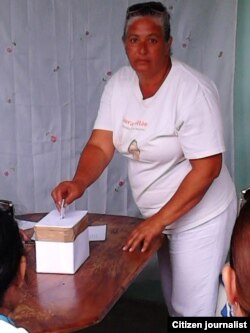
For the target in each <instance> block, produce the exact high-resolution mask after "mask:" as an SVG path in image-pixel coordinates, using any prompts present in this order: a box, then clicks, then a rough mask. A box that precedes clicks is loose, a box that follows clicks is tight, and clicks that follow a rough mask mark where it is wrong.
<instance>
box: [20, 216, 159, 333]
mask: <svg viewBox="0 0 250 333" xmlns="http://www.w3.org/2000/svg"><path fill="white" fill-rule="evenodd" d="M44 215H45V214H29V215H25V216H22V217H19V218H22V219H25V220H31V221H39V220H40V219H41V217H43V216H44ZM140 221H141V220H140V219H138V218H133V217H125V216H113V215H102V214H89V224H90V225H91V224H92V225H99V224H107V239H106V241H100V242H90V257H89V258H88V259H87V260H86V261H85V262H84V263H83V265H82V266H81V267H80V268H79V270H78V271H77V272H76V273H75V274H74V275H66V274H44V273H43V274H41V273H40V274H38V273H36V271H35V245H34V244H29V245H25V247H26V250H27V262H28V268H27V278H26V286H25V288H24V290H23V301H22V302H21V303H20V305H19V306H18V307H17V308H16V310H15V313H14V319H15V321H16V323H17V325H19V326H22V327H25V328H26V329H27V330H28V331H29V332H30V333H49V332H51V333H52V332H53V333H61V332H63V333H67V332H75V331H77V330H80V329H83V328H86V327H88V326H91V325H94V324H96V323H98V322H100V321H101V320H102V319H103V318H104V316H105V315H106V314H107V313H108V311H109V310H110V309H111V308H112V306H113V305H114V304H115V303H116V302H117V301H118V299H119V298H120V296H121V295H122V294H123V293H124V292H125V291H126V289H127V288H128V287H129V285H130V284H131V283H132V282H133V280H134V279H135V278H136V277H137V276H138V274H139V273H140V272H141V271H142V270H143V268H144V267H145V266H146V264H147V263H148V261H149V260H150V258H151V257H152V255H153V254H154V253H155V252H156V251H157V250H158V249H159V247H160V246H161V244H162V238H159V239H157V240H156V241H155V242H154V244H153V246H152V248H151V249H150V250H149V251H147V252H145V253H141V252H140V251H139V249H138V250H136V251H135V252H133V253H129V252H124V251H123V250H122V246H123V245H124V244H125V241H126V239H127V237H128V235H129V233H130V232H131V230H133V228H134V226H135V225H136V224H137V223H139V222H140ZM51 255H53V253H51Z"/></svg>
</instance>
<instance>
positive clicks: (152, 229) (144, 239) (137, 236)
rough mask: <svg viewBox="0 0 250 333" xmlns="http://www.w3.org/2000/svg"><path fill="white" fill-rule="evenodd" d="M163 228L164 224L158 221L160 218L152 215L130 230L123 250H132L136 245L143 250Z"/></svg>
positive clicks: (147, 247)
mask: <svg viewBox="0 0 250 333" xmlns="http://www.w3.org/2000/svg"><path fill="white" fill-rule="evenodd" d="M164 228H165V226H164V225H163V224H161V223H160V220H159V219H157V218H156V217H154V216H152V217H151V218H149V219H147V220H145V221H143V222H142V223H140V224H139V225H138V227H136V228H135V229H134V230H133V231H132V233H131V234H130V236H129V238H128V240H127V243H126V245H125V246H124V247H123V250H124V251H129V252H133V251H134V250H135V249H136V248H137V247H140V248H141V252H145V251H146V250H147V249H149V247H150V245H151V244H152V242H153V240H154V239H155V238H157V237H159V236H160V235H161V234H162V231H163V230H164Z"/></svg>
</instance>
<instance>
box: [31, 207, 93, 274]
mask: <svg viewBox="0 0 250 333" xmlns="http://www.w3.org/2000/svg"><path fill="white" fill-rule="evenodd" d="M34 230H35V246H36V271H37V273H61V274H74V273H75V272H76V271H77V269H78V268H79V267H80V266H81V264H82V263H83V262H84V261H85V260H86V259H87V258H88V256H89V235H88V216H87V211H85V210H83V211H69V212H67V214H66V215H65V217H64V218H60V214H59V212H58V211H57V210H52V211H51V212H50V213H49V214H47V215H46V216H45V217H44V218H43V219H41V220H40V221H39V222H38V223H36V225H35V227H34Z"/></svg>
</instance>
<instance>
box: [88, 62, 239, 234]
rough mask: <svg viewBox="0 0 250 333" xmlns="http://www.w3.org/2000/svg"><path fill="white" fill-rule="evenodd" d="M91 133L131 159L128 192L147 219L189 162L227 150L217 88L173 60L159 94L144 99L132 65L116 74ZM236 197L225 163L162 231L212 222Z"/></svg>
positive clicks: (172, 189)
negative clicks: (99, 133)
mask: <svg viewBox="0 0 250 333" xmlns="http://www.w3.org/2000/svg"><path fill="white" fill-rule="evenodd" d="M94 129H102V130H109V131H112V132H113V142H114V145H115V147H116V149H117V150H118V151H119V152H120V153H121V154H122V155H124V156H126V157H127V158H128V159H129V163H128V175H129V180H130V184H131V189H132V193H133V196H134V199H135V202H136V204H137V206H138V207H139V209H140V211H141V213H142V215H143V216H144V217H145V218H147V217H150V216H152V215H153V214H155V213H156V212H157V211H158V210H160V209H161V208H162V206H164V205H165V204H166V203H167V202H168V200H169V199H170V198H171V197H172V196H173V194H174V193H175V192H176V190H177V188H178V187H179V185H180V183H181V182H182V180H183V178H184V177H185V176H186V174H187V173H188V172H189V171H190V170H191V165H190V162H189V160H190V159H198V158H203V157H207V156H211V155H215V154H218V153H222V152H224V150H225V147H224V141H223V129H222V122H221V114H220V106H219V97H218V92H217V89H216V87H215V85H214V84H213V83H212V82H211V81H210V80H209V79H208V78H206V77H205V76H204V75H202V74H201V73H199V72H197V71H196V70H194V69H192V68H190V67H189V66H187V65H186V64H183V63H181V62H179V61H177V60H175V59H172V68H171V70H170V72H169V74H168V76H167V78H166V79H165V81H164V82H163V84H162V85H161V87H160V88H159V90H158V91H157V92H156V94H155V95H154V96H152V97H151V98H148V99H145V100H143V97H142V94H141V91H140V88H139V82H138V77H137V75H136V73H135V71H134V70H133V69H132V68H131V67H129V66H126V67H122V68H121V69H120V70H119V71H118V72H117V73H115V74H114V76H113V77H112V78H111V79H110V80H109V82H108V83H107V85H106V87H105V89H104V92H103V95H102V98H101V103H100V108H99V112H98V116H97V119H96V122H95V125H94ZM234 195H235V188H234V185H233V182H232V180H231V177H230V175H229V172H228V170H227V168H226V166H225V165H224V164H223V167H222V170H221V173H220V175H219V177H218V178H216V179H215V180H214V182H213V183H212V185H211V186H210V188H209V189H208V191H207V193H206V194H205V196H204V197H203V199H202V201H201V202H200V203H199V204H198V205H196V206H195V207H194V208H193V209H191V210H190V211H189V212H188V213H187V214H185V215H184V216H183V217H181V218H180V219H178V220H177V221H176V222H175V223H173V224H171V225H169V226H168V227H166V233H172V232H174V231H175V232H178V231H183V230H187V229H190V228H192V227H194V226H197V225H199V224H202V223H204V222H206V221H208V220H210V219H211V218H213V217H215V216H217V215H218V214H220V213H221V212H223V211H224V210H225V209H226V208H227V206H228V205H229V203H230V202H231V200H232V198H233V196H234Z"/></svg>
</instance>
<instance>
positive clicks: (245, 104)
mask: <svg viewBox="0 0 250 333" xmlns="http://www.w3.org/2000/svg"><path fill="white" fill-rule="evenodd" d="M249 15H250V0H238V20H237V40H236V68H235V83H234V91H235V95H234V138H235V183H236V187H237V190H238V193H239V191H240V190H241V189H243V188H244V187H247V186H250V58H249V55H250V20H249Z"/></svg>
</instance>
